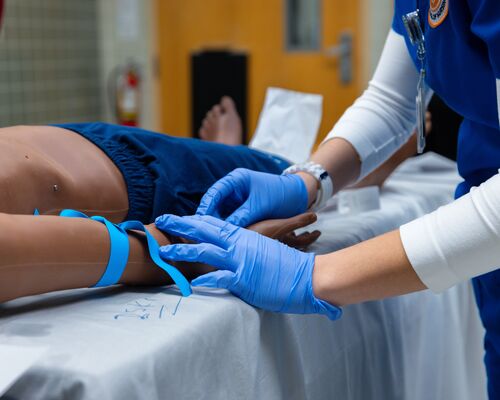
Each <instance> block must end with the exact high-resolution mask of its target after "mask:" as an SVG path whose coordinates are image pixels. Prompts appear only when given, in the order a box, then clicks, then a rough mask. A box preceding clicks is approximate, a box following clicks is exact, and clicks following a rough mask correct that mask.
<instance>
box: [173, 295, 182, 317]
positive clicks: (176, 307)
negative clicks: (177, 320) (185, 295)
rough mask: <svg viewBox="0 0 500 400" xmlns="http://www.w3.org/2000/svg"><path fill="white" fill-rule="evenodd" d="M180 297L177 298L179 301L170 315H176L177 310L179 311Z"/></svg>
mask: <svg viewBox="0 0 500 400" xmlns="http://www.w3.org/2000/svg"><path fill="white" fill-rule="evenodd" d="M181 301H182V297H179V301H178V302H177V305H176V306H175V309H174V312H173V313H172V315H175V314H177V310H178V309H179V306H180V305H181Z"/></svg>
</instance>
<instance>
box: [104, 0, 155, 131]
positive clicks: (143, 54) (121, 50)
mask: <svg viewBox="0 0 500 400" xmlns="http://www.w3.org/2000/svg"><path fill="white" fill-rule="evenodd" d="M153 4H154V0H100V1H99V2H98V15H99V22H98V24H99V38H100V41H99V43H100V70H101V75H100V79H101V94H102V97H103V99H105V101H104V118H105V120H106V121H110V122H115V121H114V117H113V115H112V113H111V104H110V96H109V80H110V75H111V74H112V71H114V70H115V68H116V67H117V66H119V65H123V64H125V63H127V62H128V61H129V60H133V61H134V62H136V63H138V64H139V65H140V71H141V78H142V80H141V82H142V96H141V117H140V126H141V127H143V128H146V129H152V130H158V129H159V124H158V112H157V100H156V99H157V97H158V96H157V93H156V91H157V84H156V73H155V51H156V29H155V26H154V22H155V18H154V10H153Z"/></svg>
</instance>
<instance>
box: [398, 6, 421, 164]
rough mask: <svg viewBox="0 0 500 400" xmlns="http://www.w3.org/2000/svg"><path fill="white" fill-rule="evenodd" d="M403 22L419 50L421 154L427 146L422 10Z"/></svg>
mask: <svg viewBox="0 0 500 400" xmlns="http://www.w3.org/2000/svg"><path fill="white" fill-rule="evenodd" d="M403 23H404V26H405V28H406V32H407V33H408V37H409V38H410V42H411V44H412V45H413V46H415V47H416V50H417V59H418V61H419V69H420V73H419V77H418V83H417V98H416V100H415V102H416V108H417V152H418V153H419V154H420V153H422V152H423V151H424V148H425V55H426V51H425V36H424V32H423V31H422V25H421V23H420V11H419V9H418V8H417V9H416V10H415V11H413V12H410V13H408V14H405V15H403Z"/></svg>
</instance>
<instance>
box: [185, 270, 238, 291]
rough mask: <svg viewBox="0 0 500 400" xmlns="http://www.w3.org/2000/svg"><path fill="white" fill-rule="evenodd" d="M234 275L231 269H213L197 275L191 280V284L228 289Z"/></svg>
mask: <svg viewBox="0 0 500 400" xmlns="http://www.w3.org/2000/svg"><path fill="white" fill-rule="evenodd" d="M234 277H235V275H234V273H233V272H231V271H224V270H222V271H215V272H210V273H208V274H205V275H202V276H199V277H198V278H196V279H194V280H193V281H192V282H191V285H193V286H204V287H209V288H220V289H228V290H229V289H230V288H231V286H232V284H233V279H234Z"/></svg>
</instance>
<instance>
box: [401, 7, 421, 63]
mask: <svg viewBox="0 0 500 400" xmlns="http://www.w3.org/2000/svg"><path fill="white" fill-rule="evenodd" d="M403 24H404V26H405V28H406V32H407V33H408V37H409V38H410V42H411V44H412V45H413V46H416V47H417V55H418V59H419V60H423V59H424V58H425V37H424V32H423V31H422V26H421V25H420V17H419V10H416V11H412V12H411V13H408V14H406V15H403Z"/></svg>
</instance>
